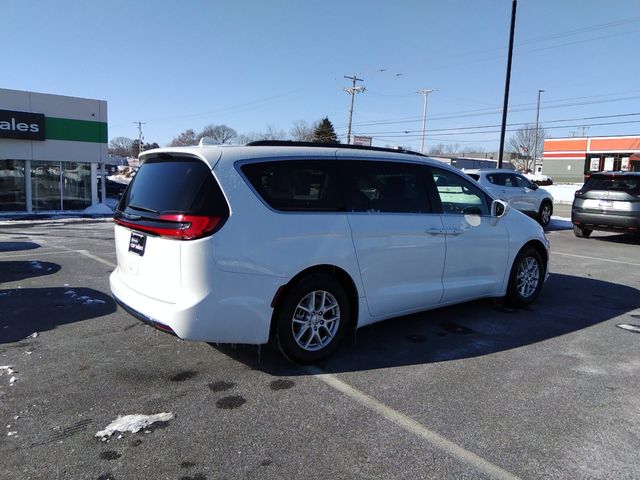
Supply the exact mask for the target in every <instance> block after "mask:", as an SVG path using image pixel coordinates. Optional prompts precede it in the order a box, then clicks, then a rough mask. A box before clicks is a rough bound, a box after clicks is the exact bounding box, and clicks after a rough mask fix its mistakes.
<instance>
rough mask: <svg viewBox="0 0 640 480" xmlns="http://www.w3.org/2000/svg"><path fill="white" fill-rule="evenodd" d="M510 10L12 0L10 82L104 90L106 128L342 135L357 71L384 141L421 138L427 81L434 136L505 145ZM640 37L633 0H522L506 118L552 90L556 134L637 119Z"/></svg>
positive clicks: (2, 11)
mask: <svg viewBox="0 0 640 480" xmlns="http://www.w3.org/2000/svg"><path fill="white" fill-rule="evenodd" d="M510 15H511V0H477V1H472V0H467V1H462V0H440V1H438V2H436V1H430V0H423V1H410V0H406V1H403V0H396V1H377V0H372V1H355V0H354V1H345V0H342V1H334V0H326V1H317V2H316V1H314V2H312V1H304V0H298V1H285V0H270V1H265V0H263V1H257V0H254V1H249V0H246V1H242V0H235V1H226V0H220V1H187V0H185V1H182V2H175V1H121V0H110V1H75V2H73V1H65V0H58V1H55V2H52V1H32V0H20V1H17V0H2V1H1V2H0V31H2V33H3V38H4V45H5V47H4V48H3V49H2V54H1V57H2V63H1V67H0V71H2V76H1V77H0V87H3V88H12V89H19V90H30V91H38V92H46V93H56V94H62V95H71V96H79V97H88V98H98V99H103V100H106V101H107V102H108V110H109V114H108V115H109V137H110V138H113V137H116V136H127V137H131V138H137V127H136V125H134V124H133V122H135V121H138V120H139V121H142V122H146V125H144V126H143V131H144V137H145V141H147V142H158V143H159V144H161V145H165V144H167V143H169V142H170V141H171V139H172V138H173V137H174V136H176V135H177V134H178V133H180V132H181V131H183V130H185V129H187V128H193V129H195V130H200V129H202V128H203V127H204V126H206V125H208V124H226V125H228V126H230V127H232V128H234V129H235V130H237V131H238V133H249V132H260V131H264V130H266V129H267V126H271V127H273V128H275V129H280V130H284V131H286V132H288V131H289V129H290V128H291V126H292V124H293V122H294V121H296V120H305V121H307V122H309V123H311V122H314V121H316V120H318V119H320V118H322V117H324V116H328V117H329V119H330V120H331V121H332V122H333V124H334V126H335V127H336V130H337V132H338V134H339V135H342V136H344V135H345V134H346V126H347V122H348V109H349V97H348V95H347V94H346V93H345V92H344V90H343V89H344V88H345V87H347V86H348V84H349V81H348V80H346V79H345V78H343V77H344V75H352V74H354V73H355V74H357V75H358V76H359V77H360V78H363V79H364V80H365V81H364V85H365V87H366V89H367V91H366V92H365V93H363V94H359V95H357V97H356V104H355V111H354V118H353V124H354V125H353V131H354V133H356V134H364V135H372V136H373V137H374V145H379V146H384V145H402V146H406V147H410V148H414V149H418V148H419V143H420V140H419V134H420V128H421V115H422V107H423V100H422V97H421V96H420V95H419V94H417V93H416V91H417V90H419V89H421V88H436V89H438V91H437V92H434V93H433V94H431V95H430V96H429V110H428V116H427V137H426V141H425V144H426V148H427V149H428V148H429V147H431V146H433V145H436V144H440V143H444V144H456V143H457V144H459V145H460V146H464V147H465V148H471V147H476V146H477V147H480V148H483V149H484V150H486V151H495V150H497V148H498V142H499V127H494V126H495V125H499V124H500V120H501V113H500V111H501V107H502V100H503V93H504V80H505V68H506V54H507V44H508V35H509V21H510ZM639 45H640V2H639V1H638V0H608V1H604V0H520V1H519V2H518V12H517V23H516V43H515V49H514V59H513V72H512V81H511V95H510V102H509V103H510V107H511V108H512V111H511V112H510V114H509V117H508V122H509V123H510V124H512V126H511V127H509V128H517V127H518V125H517V124H520V123H526V122H530V123H534V122H535V113H536V112H535V103H536V97H537V91H538V89H544V90H545V93H543V94H542V106H541V121H542V123H543V126H545V127H561V128H549V130H548V134H549V135H550V136H555V137H559V136H568V135H571V132H580V131H581V129H580V128H579V126H580V125H591V126H590V127H589V128H588V129H587V130H586V131H587V133H588V134H589V135H621V134H637V133H640V115H627V116H617V115H624V114H633V113H635V114H640V83H639V82H638V79H639V78H640V62H639V61H638V58H639V57H638V53H639V52H638V46H639ZM613 115H616V116H613ZM605 116H611V117H608V118H594V119H585V118H586V117H605ZM573 119H575V120H573ZM559 120H567V121H565V122H562V121H559ZM614 122H615V123H617V124H611V125H594V124H597V123H614ZM618 122H638V123H618ZM477 126H486V127H485V128H480V129H475V130H474V129H467V130H454V129H458V128H468V127H477ZM405 132H409V133H405ZM473 132H481V133H473Z"/></svg>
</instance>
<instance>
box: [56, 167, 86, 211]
mask: <svg viewBox="0 0 640 480" xmlns="http://www.w3.org/2000/svg"><path fill="white" fill-rule="evenodd" d="M90 205H91V164H88V163H76V162H62V207H63V209H64V210H84V209H85V208H87V207H88V206H90Z"/></svg>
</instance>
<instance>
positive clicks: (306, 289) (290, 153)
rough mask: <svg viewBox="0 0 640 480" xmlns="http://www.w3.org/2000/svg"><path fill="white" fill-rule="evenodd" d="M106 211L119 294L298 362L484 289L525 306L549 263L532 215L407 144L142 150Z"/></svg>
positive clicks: (162, 318) (170, 324)
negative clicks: (110, 211)
mask: <svg viewBox="0 0 640 480" xmlns="http://www.w3.org/2000/svg"><path fill="white" fill-rule="evenodd" d="M141 160H142V162H143V164H142V166H141V167H140V170H139V171H138V173H137V175H136V176H135V178H134V179H133V181H132V182H131V184H130V186H129V188H128V189H127V191H126V192H125V194H124V195H123V197H122V199H121V201H120V203H119V205H118V207H117V210H116V213H115V216H114V221H115V223H116V225H115V242H116V252H117V259H118V266H117V268H116V269H115V271H114V272H113V273H112V274H111V277H110V281H111V291H112V293H113V296H114V298H115V299H116V301H117V302H118V303H119V304H120V305H121V306H122V307H123V308H125V309H126V310H127V311H128V312H129V313H131V314H132V315H134V316H135V317H137V318H138V319H140V320H142V321H144V322H146V323H149V324H151V325H153V326H154V327H156V328H158V329H160V330H163V331H165V332H167V333H171V334H174V335H177V336H178V337H180V338H183V339H188V340H200V341H207V342H220V343H249V344H264V343H267V342H269V341H270V340H273V341H274V342H275V343H276V344H277V345H278V346H279V348H280V350H281V351H282V353H283V354H284V355H285V356H286V357H287V358H288V359H289V360H291V361H293V362H296V363H315V362H317V361H319V360H321V359H323V358H325V357H326V356H328V355H329V354H331V353H332V352H333V351H334V350H335V349H336V348H337V346H338V344H339V343H340V340H341V339H342V338H343V337H344V336H345V334H346V333H347V332H348V331H350V330H353V329H356V328H358V327H362V326H364V325H367V324H370V323H373V322H378V321H380V320H385V319H388V318H392V317H397V316H399V315H404V314H409V313H413V312H418V311H422V310H428V309H433V308H437V307H442V306H445V305H451V304H455V303H460V302H466V301H469V300H474V299H478V298H483V297H506V299H507V301H509V302H510V303H512V304H514V305H516V306H524V305H528V304H529V303H531V302H533V301H534V300H535V299H536V297H537V296H538V294H539V292H540V289H541V287H542V284H543V283H544V281H545V279H546V276H547V261H548V258H549V243H548V241H547V238H546V236H545V234H544V232H543V231H542V228H541V227H540V226H539V225H538V224H537V223H536V222H535V221H533V220H532V219H531V218H528V217H527V216H525V215H523V214H522V213H520V212H518V211H517V210H514V209H510V208H509V206H508V205H507V204H506V203H504V202H502V201H500V200H494V199H493V198H492V196H491V195H490V194H489V193H488V192H487V191H485V190H484V189H483V188H482V187H481V186H480V185H478V184H477V183H476V182H474V181H472V180H470V179H469V178H467V177H466V176H465V175H463V174H461V173H460V172H459V171H457V170H456V169H454V168H451V167H449V166H447V165H444V164H442V163H440V162H438V161H436V160H431V159H429V158H427V157H424V156H422V155H419V154H415V153H408V152H405V153H398V152H397V151H393V150H388V149H379V148H371V147H354V146H345V145H334V146H331V145H326V144H324V145H322V144H301V143H295V142H254V143H253V144H249V145H246V146H201V147H185V148H162V149H156V150H150V151H147V152H144V153H143V154H142V155H141Z"/></svg>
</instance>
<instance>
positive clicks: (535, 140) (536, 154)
mask: <svg viewBox="0 0 640 480" xmlns="http://www.w3.org/2000/svg"><path fill="white" fill-rule="evenodd" d="M542 92H544V90H538V108H537V109H536V136H535V139H534V140H533V170H535V169H536V157H537V156H538V133H539V131H540V94H541V93H542Z"/></svg>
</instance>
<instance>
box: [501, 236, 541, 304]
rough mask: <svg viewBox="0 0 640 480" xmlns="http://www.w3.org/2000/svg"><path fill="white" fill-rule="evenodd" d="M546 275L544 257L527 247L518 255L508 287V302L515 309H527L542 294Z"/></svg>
mask: <svg viewBox="0 0 640 480" xmlns="http://www.w3.org/2000/svg"><path fill="white" fill-rule="evenodd" d="M545 275H546V267H545V264H544V261H543V260H542V255H541V254H540V252H539V251H538V250H536V249H535V248H533V247H527V248H525V249H523V250H522V251H520V253H518V256H517V257H516V259H515V261H514V262H513V267H511V275H510V276H509V286H508V287H507V298H506V300H507V302H508V303H509V304H510V305H512V306H514V307H526V306H527V305H530V304H531V303H533V302H534V301H535V299H536V298H538V295H539V294H540V290H541V289H542V284H543V282H544V278H545Z"/></svg>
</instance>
